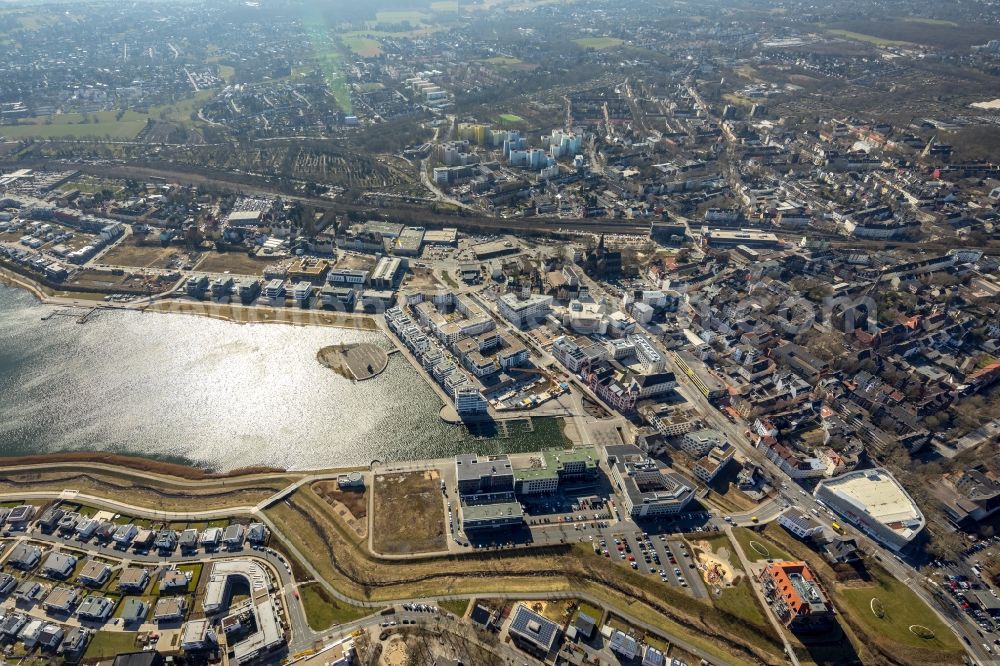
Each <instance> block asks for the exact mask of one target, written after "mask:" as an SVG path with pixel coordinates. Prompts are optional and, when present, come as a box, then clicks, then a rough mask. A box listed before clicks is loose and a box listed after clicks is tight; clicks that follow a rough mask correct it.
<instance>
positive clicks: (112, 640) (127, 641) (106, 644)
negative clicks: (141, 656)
mask: <svg viewBox="0 0 1000 666" xmlns="http://www.w3.org/2000/svg"><path fill="white" fill-rule="evenodd" d="M135 638H136V632H134V631H98V632H96V633H95V634H94V637H93V638H91V639H90V644H89V645H87V650H86V652H84V653H83V658H84V660H85V661H97V660H100V659H107V658H109V657H114V656H115V655H118V654H121V653H124V652H134V651H135V650H136V647H135Z"/></svg>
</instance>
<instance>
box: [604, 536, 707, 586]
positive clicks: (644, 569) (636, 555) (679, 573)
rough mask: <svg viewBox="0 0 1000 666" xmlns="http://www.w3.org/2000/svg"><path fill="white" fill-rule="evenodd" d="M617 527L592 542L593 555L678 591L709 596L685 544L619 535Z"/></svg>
mask: <svg viewBox="0 0 1000 666" xmlns="http://www.w3.org/2000/svg"><path fill="white" fill-rule="evenodd" d="M620 527H621V526H619V529H617V530H615V529H609V530H605V531H604V532H603V533H602V535H601V536H600V537H595V538H594V540H593V542H592V543H593V544H594V553H595V555H602V556H604V557H605V558H607V559H608V560H610V561H612V562H616V563H618V564H619V565H621V566H629V567H631V568H632V569H634V570H636V571H639V572H640V573H643V574H647V575H649V576H651V577H655V578H656V579H659V580H660V581H661V582H663V583H667V584H669V585H676V586H678V587H681V588H683V589H685V590H688V591H689V592H690V593H691V594H692V595H693V596H695V597H705V596H707V595H708V592H707V590H706V589H705V585H704V583H703V582H702V580H701V576H700V575H699V573H698V569H697V565H696V564H695V562H694V559H693V558H692V556H691V552H690V548H689V547H688V546H687V544H686V543H685V542H684V541H682V540H680V539H669V538H667V536H666V535H665V534H650V533H648V532H640V531H621V529H620Z"/></svg>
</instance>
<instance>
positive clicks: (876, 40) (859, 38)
mask: <svg viewBox="0 0 1000 666" xmlns="http://www.w3.org/2000/svg"><path fill="white" fill-rule="evenodd" d="M827 32H828V33H830V34H831V35H836V36H837V37H843V38H844V39H853V40H854V41H856V42H865V43H866V44H874V45H875V46H916V44H914V43H913V42H904V41H902V40H899V39H885V38H884V37H876V36H875V35H866V34H864V33H861V32H851V31H850V30H827Z"/></svg>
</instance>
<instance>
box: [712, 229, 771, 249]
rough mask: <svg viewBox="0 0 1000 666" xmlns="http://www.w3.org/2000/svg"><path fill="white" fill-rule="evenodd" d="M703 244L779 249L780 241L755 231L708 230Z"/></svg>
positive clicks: (762, 232)
mask: <svg viewBox="0 0 1000 666" xmlns="http://www.w3.org/2000/svg"><path fill="white" fill-rule="evenodd" d="M704 237H705V244H706V245H708V247H736V246H738V245H745V246H747V247H751V248H753V247H761V248H780V247H782V243H781V241H780V240H779V239H778V237H777V236H775V235H774V234H772V233H771V232H769V231H758V230H756V229H709V230H708V231H706V232H705V233H704Z"/></svg>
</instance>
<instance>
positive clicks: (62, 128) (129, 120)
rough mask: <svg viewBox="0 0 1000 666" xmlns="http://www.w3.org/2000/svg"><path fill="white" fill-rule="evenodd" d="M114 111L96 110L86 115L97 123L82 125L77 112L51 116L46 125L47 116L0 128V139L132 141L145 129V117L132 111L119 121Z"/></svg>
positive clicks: (80, 116)
mask: <svg viewBox="0 0 1000 666" xmlns="http://www.w3.org/2000/svg"><path fill="white" fill-rule="evenodd" d="M115 115H116V112H115V111H99V112H97V113H91V114H88V116H89V117H90V118H91V119H96V120H97V122H89V123H84V122H83V115H82V114H79V113H61V114H58V115H54V116H52V121H51V123H48V124H46V120H47V117H41V116H39V117H36V118H31V119H29V122H28V123H27V124H24V125H3V126H0V136H5V137H7V138H8V139H28V138H38V139H58V138H62V137H69V138H72V139H80V138H84V137H97V138H103V137H106V136H107V137H111V138H112V139H134V138H135V137H136V135H137V134H139V132H141V131H142V129H143V128H144V127H145V126H146V120H147V119H148V117H149V116H147V115H145V114H141V113H136V112H135V111H126V112H125V115H123V116H122V118H121V120H117V119H116V118H115Z"/></svg>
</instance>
